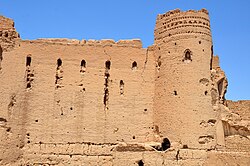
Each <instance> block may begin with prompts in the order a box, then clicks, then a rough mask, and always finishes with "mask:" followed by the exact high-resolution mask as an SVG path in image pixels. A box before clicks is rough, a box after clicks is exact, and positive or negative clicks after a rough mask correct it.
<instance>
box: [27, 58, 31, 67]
mask: <svg viewBox="0 0 250 166" xmlns="http://www.w3.org/2000/svg"><path fill="white" fill-rule="evenodd" d="M30 64H31V57H30V56H27V57H26V66H30Z"/></svg>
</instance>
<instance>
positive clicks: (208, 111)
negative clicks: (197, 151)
mask: <svg viewBox="0 0 250 166" xmlns="http://www.w3.org/2000/svg"><path fill="white" fill-rule="evenodd" d="M198 25H199V26H198ZM205 32H206V33H205ZM155 44H156V46H157V47H158V51H157V53H156V56H157V57H158V60H159V61H160V62H161V65H160V68H159V70H158V71H156V86H155V87H156V90H155V101H154V122H155V124H156V125H157V126H158V127H159V130H160V133H161V134H162V135H163V136H164V137H167V138H169V139H170V140H171V141H172V142H176V143H179V144H182V145H186V146H188V147H201V148H202V147H203V148H207V147H211V146H213V145H215V143H216V134H215V124H210V125H203V124H204V123H208V122H209V121H214V122H216V114H215V113H214V111H213V109H212V104H211V95H210V89H211V81H210V67H211V66H210V61H211V54H212V52H211V47H212V41H211V36H210V28H209V17H208V15H207V13H204V12H202V11H199V12H194V11H187V12H179V11H178V10H176V11H172V12H168V14H165V15H159V16H158V17H157V22H156V28H155ZM187 51H190V54H191V60H188V61H186V60H185V53H186V52H187ZM194 87H195V88H194Z"/></svg>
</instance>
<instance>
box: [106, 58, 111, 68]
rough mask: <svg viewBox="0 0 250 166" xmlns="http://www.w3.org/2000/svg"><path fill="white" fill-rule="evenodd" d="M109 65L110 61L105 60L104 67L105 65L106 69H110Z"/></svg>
mask: <svg viewBox="0 0 250 166" xmlns="http://www.w3.org/2000/svg"><path fill="white" fill-rule="evenodd" d="M110 66H111V62H110V61H109V60H107V61H106V62H105V67H106V69H107V70H110Z"/></svg>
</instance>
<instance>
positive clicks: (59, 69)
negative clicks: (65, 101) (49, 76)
mask: <svg viewBox="0 0 250 166" xmlns="http://www.w3.org/2000/svg"><path fill="white" fill-rule="evenodd" d="M55 77H56V80H55V85H56V89H59V88H61V87H62V79H63V69H62V60H61V59H60V58H59V59H57V68H56V76H55Z"/></svg>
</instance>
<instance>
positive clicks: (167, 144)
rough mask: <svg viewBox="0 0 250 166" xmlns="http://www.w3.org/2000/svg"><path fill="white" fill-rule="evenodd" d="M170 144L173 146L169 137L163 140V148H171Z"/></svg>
mask: <svg viewBox="0 0 250 166" xmlns="http://www.w3.org/2000/svg"><path fill="white" fill-rule="evenodd" d="M170 146H171V144H170V141H169V139H168V138H164V139H163V142H162V143H161V147H162V150H163V151H165V150H167V149H169V148H170Z"/></svg>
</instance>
